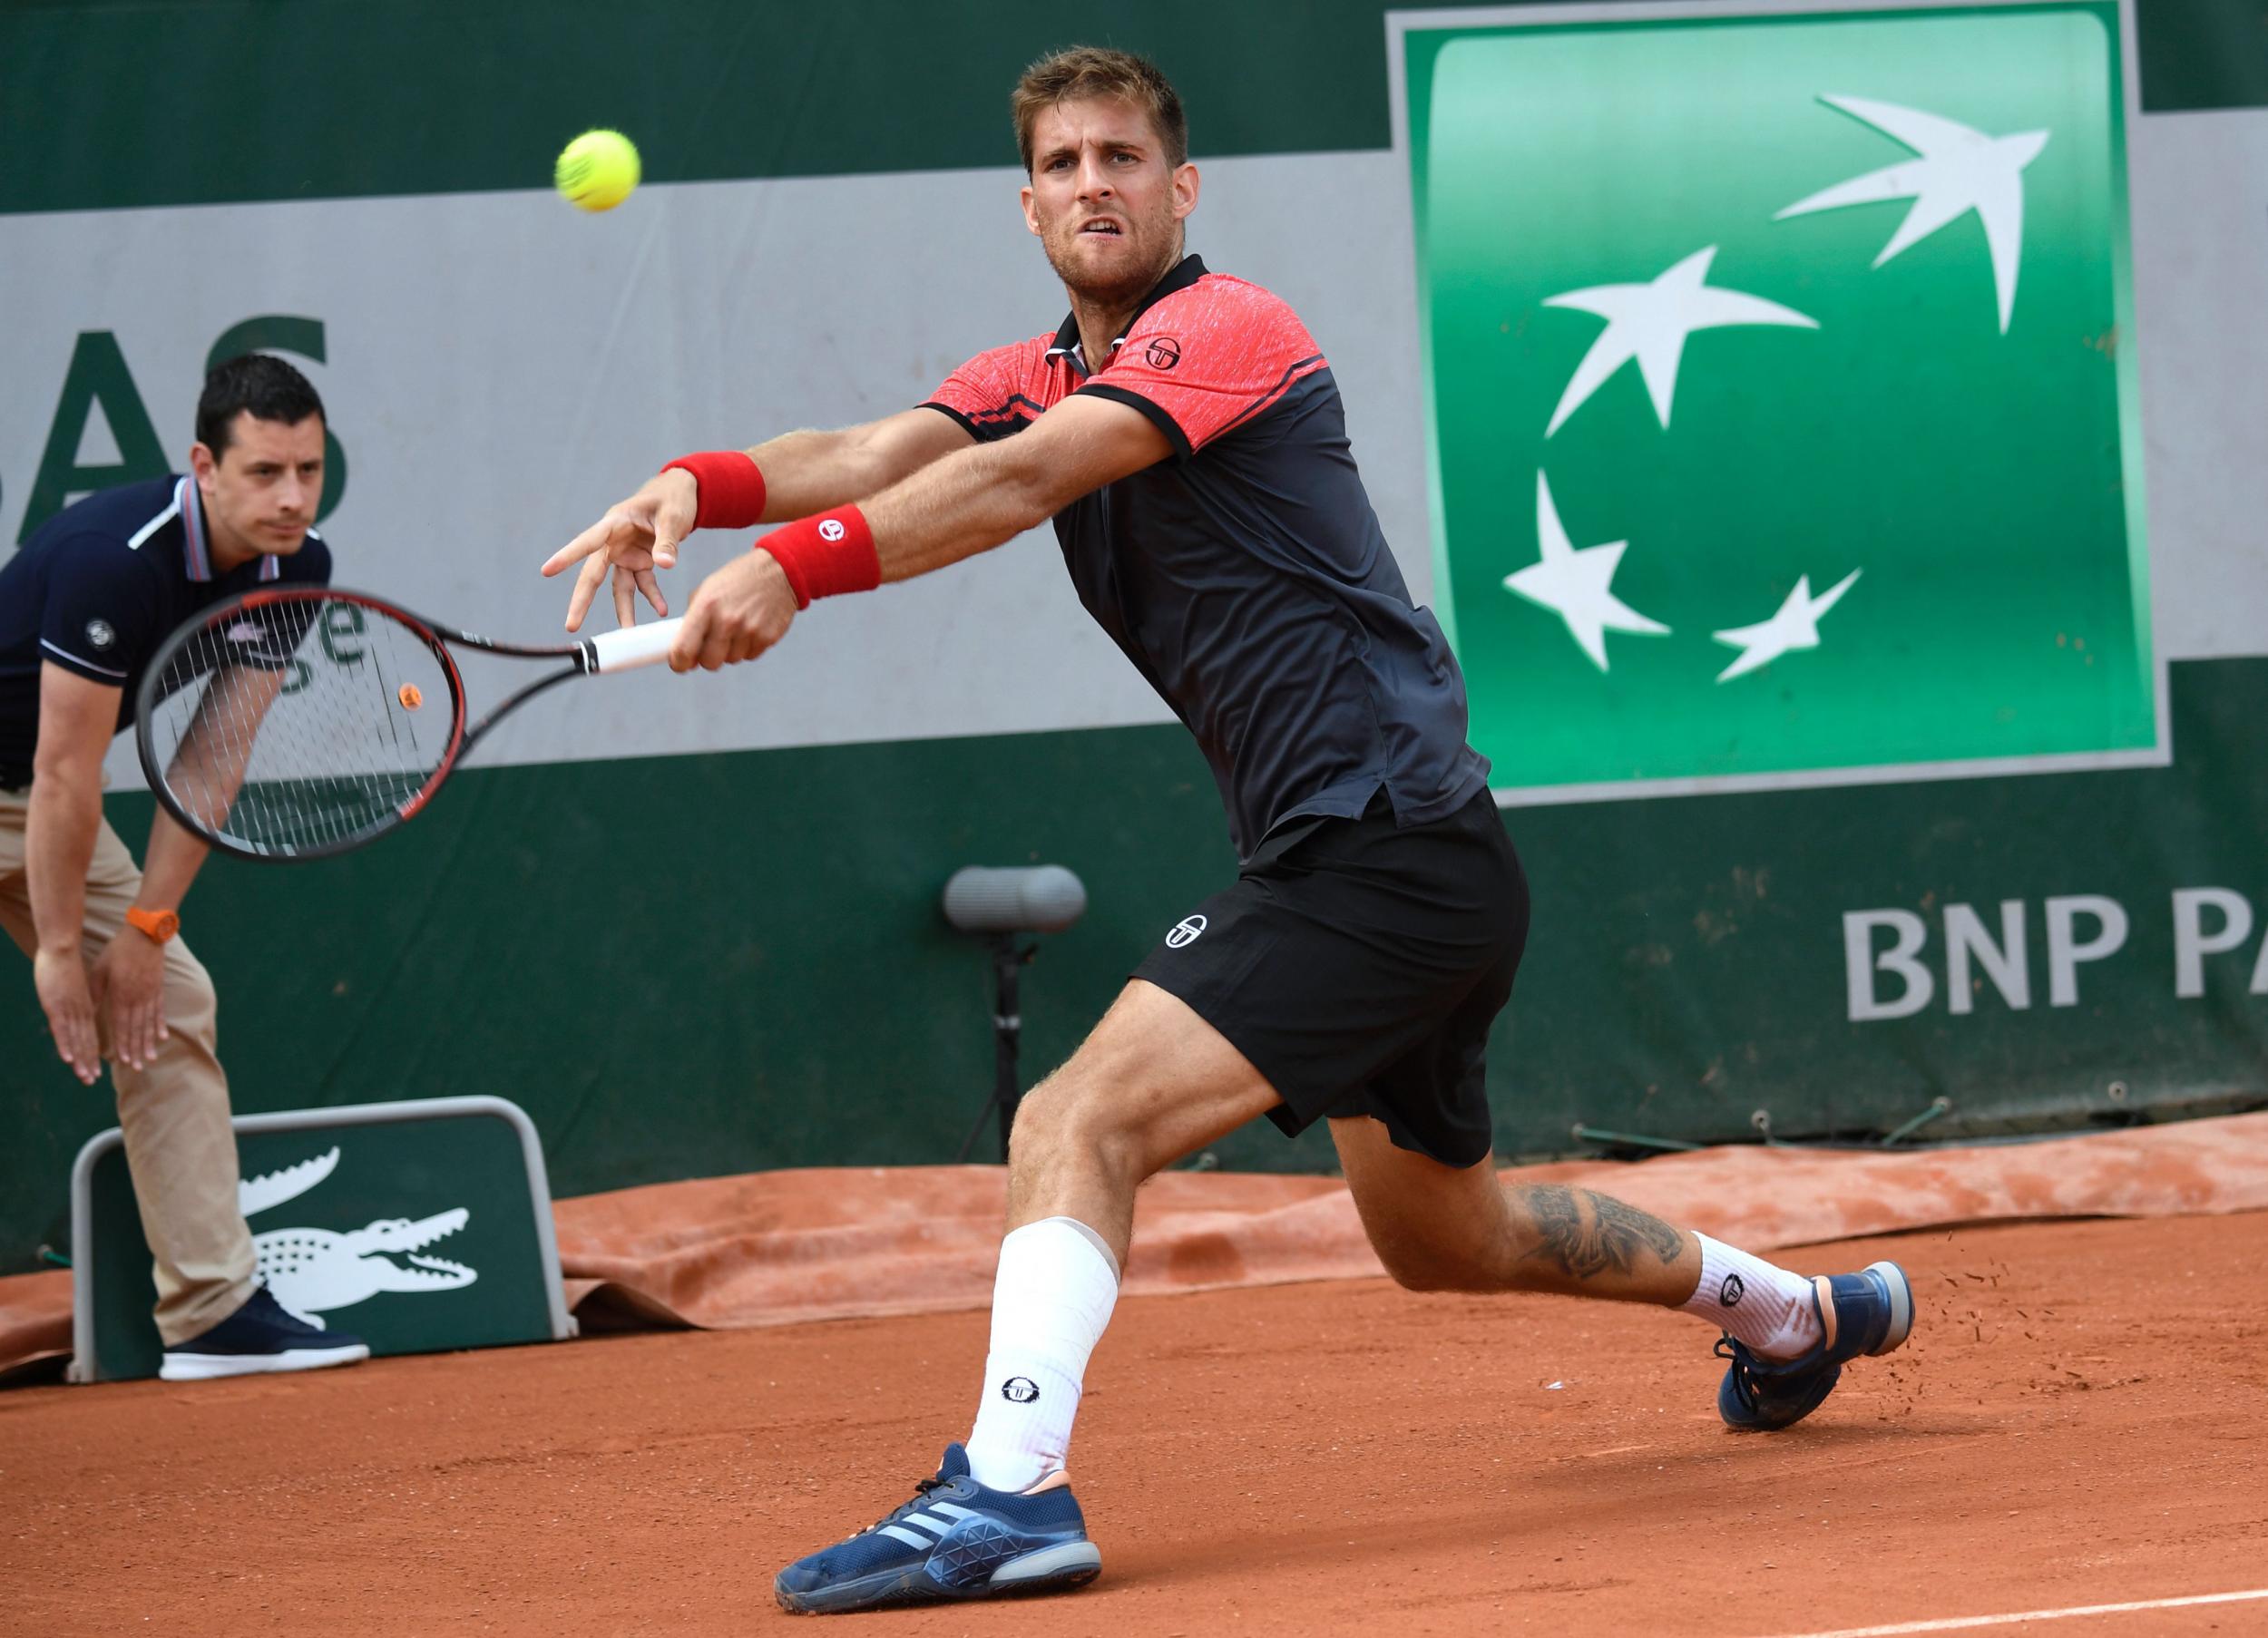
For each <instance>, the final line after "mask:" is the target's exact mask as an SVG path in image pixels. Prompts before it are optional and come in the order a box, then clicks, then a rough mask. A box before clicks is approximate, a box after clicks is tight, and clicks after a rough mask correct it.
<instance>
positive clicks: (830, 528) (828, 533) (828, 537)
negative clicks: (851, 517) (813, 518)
mask: <svg viewBox="0 0 2268 1638" xmlns="http://www.w3.org/2000/svg"><path fill="white" fill-rule="evenodd" d="M843 535H844V529H843V524H842V520H841V519H839V518H822V519H820V520H819V538H820V539H821V540H823V541H826V543H827V544H828V545H830V546H832V545H834V544H835V542H836V541H839V540H841V539H842V538H843Z"/></svg>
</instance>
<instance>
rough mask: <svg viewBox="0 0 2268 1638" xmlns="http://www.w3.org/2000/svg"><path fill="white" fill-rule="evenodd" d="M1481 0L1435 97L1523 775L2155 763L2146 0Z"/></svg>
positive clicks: (1440, 292)
mask: <svg viewBox="0 0 2268 1638" xmlns="http://www.w3.org/2000/svg"><path fill="white" fill-rule="evenodd" d="M1433 16H1436V17H1439V16H1442V14H1433ZM1516 16H1517V20H1508V21H1505V22H1503V23H1501V24H1497V23H1495V21H1494V20H1493V19H1489V20H1486V21H1483V22H1475V21H1474V20H1472V19H1471V17H1470V15H1455V21H1454V22H1453V23H1452V24H1451V25H1448V26H1442V27H1431V26H1419V25H1418V24H1417V23H1415V22H1412V23H1410V24H1408V25H1407V26H1405V27H1404V28H1403V31H1402V32H1401V33H1400V34H1399V36H1398V38H1399V42H1400V45H1401V54H1400V55H1401V64H1400V85H1399V90H1400V92H1401V93H1402V98H1403V132H1404V133H1405V145H1406V151H1407V155H1408V160H1409V165H1410V178H1411V188H1412V203H1413V222H1414V226H1415V231H1416V250H1417V262H1418V295H1419V310H1420V327H1421V333H1422V344H1423V348H1424V356H1425V362H1426V369H1427V409H1428V414H1429V418H1430V420H1429V430H1430V437H1429V441H1428V442H1429V450H1428V453H1429V459H1430V462H1431V472H1430V481H1431V484H1432V517H1433V525H1434V548H1435V590H1436V598H1437V600H1438V603H1439V606H1440V609H1441V611H1442V618H1443V619H1444V622H1445V623H1446V624H1448V626H1449V627H1450V630H1451V634H1452V642H1453V643H1454V645H1455V648H1456V650H1457V654H1458V658H1459V659H1460V661H1461V663H1462V665H1463V667H1464V670H1465V676H1466V678H1467V681H1468V684H1469V687H1470V688H1471V707H1472V733H1473V739H1474V743H1475V744H1476V745H1478V746H1479V747H1480V748H1481V750H1482V751H1483V752H1484V753H1485V754H1486V755H1487V756H1489V757H1490V758H1491V761H1492V762H1493V763H1494V765H1495V776H1494V784H1495V785H1496V786H1497V788H1498V789H1499V791H1500V792H1505V793H1520V792H1527V793H1532V794H1535V795H1540V796H1552V795H1557V796H1559V797H1566V796H1572V795H1620V794H1628V795H1636V794H1642V793H1644V792H1646V791H1647V790H1649V789H1652V790H1660V789H1666V788H1669V789H1679V790H1706V789H1711V788H1743V787H1746V788H1755V787H1757V786H1759V785H1794V784H1836V783H1847V782H1849V781H1851V780H1853V779H1865V780H1873V779H1881V778H1884V777H1913V776H1921V775H1947V774H1962V773H1987V772H1993V773H2002V772H2012V771H2032V770H2045V769H2048V768H2058V767H2060V768H2074V767H2103V766H2116V765H2136V764H2150V763H2160V764H2162V763H2163V762H2164V761H2165V757H2166V750H2167V747H2166V746H2165V745H2164V743H2163V736H2162V733H2161V727H2160V723H2161V710H2160V701H2159V692H2160V691H2159V689H2158V687H2156V668H2155V664H2154V659H2153V654H2152V648H2151V641H2150V609H2149V596H2148V585H2147V575H2146V562H2145V554H2144V535H2143V525H2142V489H2141V472H2140V460H2141V439H2140V434H2139V421H2138V410H2137V404H2136V368H2135V347H2134V323H2133V307H2132V294H2131V290H2130V286H2129V277H2128V275H2129V268H2128V259H2127V240H2126V232H2127V229H2126V180H2125V179H2126V160H2125V148H2124V141H2125V138H2124V129H2125V105H2124V97H2125V95H2126V92H2125V89H2124V81H2123V76H2122V73H2121V68H2120V63H2121V53H2120V45H2119V39H2120V36H2119V18H2118V12H2117V8H2116V5H2017V6H2005V5H2003V6H1992V7H1978V8H1967V7H1950V6H1949V7H1928V8H1906V9H1898V10H1881V9H1876V10H1858V11H1835V12H1804V11H1792V10H1791V11H1775V12H1772V13H1768V14H1764V15H1728V14H1726V13H1725V11H1723V10H1722V9H1721V8H1712V9H1710V10H1709V11H1707V12H1706V13H1698V12H1695V11H1693V10H1691V9H1689V8H1687V9H1681V10H1677V11H1667V9H1666V8H1645V9H1640V8H1633V7H1628V6H1623V5H1616V6H1611V7H1605V6H1601V7H1575V8H1569V7H1552V8H1524V9H1523V10H1522V11H1521V12H1520V13H1519V14H1517V15H1516Z"/></svg>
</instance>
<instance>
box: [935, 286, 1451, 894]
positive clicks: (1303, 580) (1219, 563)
mask: <svg viewBox="0 0 2268 1638" xmlns="http://www.w3.org/2000/svg"><path fill="white" fill-rule="evenodd" d="M1074 392H1083V393H1095V394H1100V395H1102V396H1105V397H1109V398H1112V399H1116V400H1118V401H1119V402H1120V403H1123V404H1127V405H1131V406H1132V407H1133V408H1135V409H1137V410H1139V411H1140V412H1141V413H1142V414H1145V415H1147V416H1148V417H1149V419H1150V421H1151V422H1152V423H1154V424H1156V425H1157V427H1158V430H1159V431H1160V432H1161V433H1163V434H1165V437H1166V441H1167V443H1168V444H1170V445H1172V448H1173V457H1172V458H1171V459H1170V460H1166V461H1161V462H1159V463H1158V464H1156V465H1155V466H1151V467H1149V468H1147V469H1145V470H1144V471H1141V472H1139V473H1134V474H1133V475H1132V476H1130V477H1127V478H1121V479H1120V480H1119V482H1117V483H1111V484H1108V485H1106V486H1105V487H1103V488H1101V489H1099V490H1097V491H1095V492H1093V493H1092V494H1089V495H1086V496H1083V497H1081V498H1080V500H1078V501H1075V502H1072V503H1071V504H1070V506H1068V507H1066V508H1065V509H1064V510H1063V511H1062V512H1059V513H1057V514H1056V518H1055V535H1056V540H1057V541H1058V542H1059V543H1060V544H1061V547H1062V549H1063V561H1064V562H1065V564H1066V565H1067V566H1068V567H1069V568H1070V574H1071V580H1072V582H1073V583H1074V584H1075V585H1076V586H1077V588H1078V590H1079V597H1080V601H1081V602H1082V603H1084V604H1085V605H1086V607H1087V610H1088V612H1089V613H1090V614H1092V615H1093V616H1094V618H1095V619H1096V620H1097V621H1098V622H1099V623H1100V625H1101V627H1102V629H1104V630H1105V631H1107V632H1109V633H1110V637H1111V639H1113V640H1114V641H1116V642H1117V644H1118V645H1119V648H1120V649H1121V650H1123V651H1124V652H1125V654H1126V656H1127V658H1129V659H1130V660H1132V661H1133V662H1134V664H1135V666H1136V668H1138V669H1139V670H1140V672H1141V674H1142V675H1143V677H1145V678H1148V679H1149V683H1150V686H1151V687H1154V688H1156V689H1157V690H1158V694H1159V695H1160V696H1161V697H1163V698H1164V699H1165V701H1166V703H1167V704H1168V705H1169V706H1170V707H1173V710H1174V713H1175V715H1176V716H1178V717H1180V719H1181V720H1182V722H1183V723H1185V724H1186V725H1188V728H1189V730H1190V732H1191V733H1193V734H1195V735H1196V736H1197V741H1198V745H1199V746H1201V747H1202V748H1203V750H1204V752H1205V757H1206V760H1207V763H1209V764H1210V765H1211V766H1212V770H1213V778H1214V781H1215V783H1216V784H1217V785H1219V787H1220V794H1221V802H1222V804H1223V805H1224V806H1225V807H1226V808H1227V814H1228V829H1229V835H1230V837H1231V839H1232V840H1233V841H1234V842H1235V843H1236V844H1237V853H1239V854H1240V855H1241V856H1242V857H1244V858H1246V859H1249V858H1251V857H1252V855H1253V853H1254V852H1255V851H1256V849H1257V848H1258V846H1259V844H1260V842H1261V840H1262V839H1263V838H1264V837H1265V836H1266V834H1268V832H1269V831H1271V830H1272V829H1274V828H1276V826H1278V825H1280V824H1284V823H1285V822H1286V820H1290V819H1294V818H1299V817H1303V816H1306V815H1311V814H1314V815H1331V816H1338V817H1347V818H1351V817H1354V816H1355V815H1357V814H1361V813H1363V812H1364V810H1365V808H1367V807H1368V805H1369V804H1370V802H1371V799H1372V798H1373V797H1374V796H1375V795H1377V794H1378V793H1379V792H1380V791H1381V790H1383V791H1384V792H1385V793H1386V795H1387V798H1388V799H1389V801H1390V802H1391V803H1392V804H1393V812H1394V816H1395V819H1396V821H1397V822H1398V823H1399V824H1403V825H1411V824H1423V823H1425V822H1426V821H1428V820H1432V819H1438V818H1442V817H1443V816H1444V815H1446V814H1451V813H1453V812H1455V811H1456V810H1457V809H1458V808H1460V807H1461V806H1462V805H1464V804H1466V803H1467V802H1469V801H1471V799H1472V797H1473V796H1474V795H1476V794H1477V793H1478V792H1479V791H1481V789H1482V788H1483V787H1485V786H1486V785H1487V784H1488V775H1489V765H1488V763H1487V762H1486V761H1485V760H1484V759H1483V758H1482V757H1481V755H1480V753H1479V752H1477V751H1475V750H1473V749H1472V747H1471V746H1470V745H1468V744H1467V743H1466V741H1465V721H1466V719H1465V686H1464V678H1463V676H1462V674H1461V673H1460V672H1459V670H1458V669H1457V662H1456V659H1455V658H1454V657H1452V655H1451V653H1450V651H1449V644H1448V641H1447V639H1444V638H1443V636H1442V629H1441V624H1440V622H1439V621H1438V620H1436V619H1434V618H1433V616H1432V612H1431V611H1430V610H1428V609H1420V608H1416V607H1414V606H1413V604H1412V602H1411V600H1410V593H1409V589H1408V587H1407V585H1406V584H1405V583H1404V582H1403V579H1402V570H1401V568H1400V566H1399V565H1398V564H1396V563H1395V561H1394V559H1393V552H1392V551H1389V550H1388V549H1387V546H1386V540H1385V536H1384V534H1383V532H1382V531H1380V529H1379V527H1378V518H1377V514H1376V513H1375V512H1373V511H1372V510H1371V504H1370V497H1369V495H1368V494H1367V493H1365V492H1364V489H1363V480H1362V474H1361V473H1358V472H1357V471H1356V470H1355V467H1354V451H1353V449H1352V448H1351V447H1350V445H1349V444H1348V443H1347V437H1346V414H1345V408H1344V405H1342V404H1341V402H1340V399H1339V389H1338V385H1337V383H1336V382H1335V381H1334V379H1333V377H1332V374H1331V367H1330V365H1329V364H1328V363H1327V362H1326V361H1325V358H1324V356H1323V350H1322V349H1321V348H1320V347H1318V346H1316V345H1315V337H1314V336H1310V335H1309V334H1308V333H1307V328H1306V327H1305V325H1303V324H1301V323H1300V321H1299V317H1298V315H1296V314H1295V313H1294V312H1293V311H1292V309H1291V307H1289V306H1288V305H1287V304H1286V303H1285V302H1284V301H1283V300H1282V299H1281V298H1280V297H1276V296H1274V295H1272V294H1270V293H1269V292H1268V291H1266V290H1264V289H1262V288H1260V287H1259V286H1257V285H1254V284H1247V283H1246V282H1245V281H1244V280H1243V279H1239V278H1227V277H1225V276H1223V275H1221V274H1217V273H1208V272H1207V271H1206V268H1205V264H1204V263H1203V262H1201V261H1199V260H1198V258H1196V257H1194V256H1191V257H1187V258H1184V259H1183V260H1182V261H1181V263H1180V264H1179V265H1178V267H1176V268H1174V269H1173V271H1172V272H1170V273H1168V275H1167V276H1166V278H1164V279H1162V280H1161V281H1160V282H1159V283H1158V288H1156V289H1154V290H1152V291H1151V292H1150V293H1149V296H1148V297H1146V298H1145V300H1144V302H1143V305H1142V306H1141V307H1140V308H1139V310H1138V311H1137V312H1136V313H1135V315H1134V317H1133V318H1132V319H1131V320H1130V321H1129V323H1128V325H1127V327H1126V333H1125V334H1124V335H1122V336H1119V338H1118V339H1117V340H1116V341H1115V342H1113V343H1112V344H1111V348H1110V357H1109V358H1107V359H1105V360H1103V361H1102V363H1101V365H1100V366H1099V367H1098V366H1092V365H1090V361H1089V360H1088V359H1086V358H1085V357H1083V356H1081V354H1080V339H1079V326H1078V323H1077V320H1076V319H1075V318H1072V319H1067V320H1065V321H1064V324H1063V327H1061V329H1060V330H1058V331H1057V332H1055V333H1054V334H1053V335H1050V336H1035V337H1033V338H1032V339H1031V340H1030V341H1024V342H1019V343H1017V344H1015V345H1014V346H1005V347H999V348H996V349H994V350H993V351H992V352H989V353H982V354H979V355H978V356H976V357H974V358H972V359H971V360H969V362H968V363H966V364H964V365H963V366H961V367H960V368H959V369H958V370H955V371H954V372H953V375H951V376H949V377H948V378H947V379H946V381H945V383H944V385H942V386H940V387H939V388H938V389H937V391H936V393H935V394H934V395H933V396H932V397H931V399H930V400H929V403H928V405H927V406H926V407H928V408H931V409H936V410H941V411H943V413H944V414H948V415H951V416H952V417H953V419H954V420H956V421H958V422H959V423H960V424H962V425H963V427H965V428H967V429H968V431H969V432H970V433H971V434H973V436H975V437H976V438H978V439H979V440H981V441H985V442H990V441H992V440H994V439H998V438H1004V437H1008V436H1010V435H1012V434H1015V433H1018V432H1021V431H1022V429H1023V428H1025V427H1027V426H1029V425H1031V423H1032V422H1033V421H1034V420H1036V419H1037V418H1038V417H1039V416H1040V415H1041V414H1042V413H1044V412H1045V411H1046V410H1047V409H1048V408H1049V407H1050V406H1051V405H1055V404H1058V403H1060V402H1061V401H1062V400H1063V399H1064V398H1066V397H1068V396H1069V395H1070V394H1072V393H1074Z"/></svg>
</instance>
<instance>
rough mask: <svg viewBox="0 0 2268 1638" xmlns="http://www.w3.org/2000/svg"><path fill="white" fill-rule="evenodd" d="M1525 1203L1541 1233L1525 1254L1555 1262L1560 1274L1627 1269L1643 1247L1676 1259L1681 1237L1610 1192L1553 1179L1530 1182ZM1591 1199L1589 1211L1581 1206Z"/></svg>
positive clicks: (1580, 1275) (1669, 1259)
mask: <svg viewBox="0 0 2268 1638" xmlns="http://www.w3.org/2000/svg"><path fill="white" fill-rule="evenodd" d="M1523 1193H1524V1194H1525V1196H1526V1199H1525V1201H1524V1204H1526V1205H1527V1207H1528V1214H1529V1216H1530V1218H1532V1219H1533V1220H1534V1222H1535V1224H1536V1232H1537V1233H1538V1234H1539V1235H1540V1236H1541V1238H1542V1243H1540V1245H1538V1246H1537V1247H1536V1248H1535V1249H1534V1250H1533V1251H1530V1253H1528V1255H1529V1256H1530V1257H1532V1258H1536V1259H1538V1260H1540V1261H1549V1262H1551V1263H1557V1264H1558V1265H1559V1270H1560V1272H1563V1273H1567V1274H1571V1275H1573V1276H1574V1277H1575V1278H1576V1279H1578V1280H1589V1279H1591V1278H1593V1277H1594V1276H1596V1275H1598V1274H1603V1273H1606V1272H1608V1271H1609V1270H1611V1271H1612V1272H1616V1273H1618V1274H1627V1273H1628V1272H1630V1268H1631V1264H1632V1263H1633V1262H1634V1261H1635V1260H1636V1259H1637V1254H1638V1253H1639V1251H1640V1250H1641V1249H1647V1250H1651V1251H1652V1252H1653V1253H1654V1254H1655V1256H1657V1257H1658V1258H1659V1259H1661V1261H1662V1262H1663V1263H1665V1264H1667V1263H1674V1262H1676V1261H1677V1253H1678V1252H1679V1251H1680V1250H1681V1249H1682V1248H1683V1247H1684V1245H1685V1240H1684V1237H1683V1236H1682V1235H1680V1234H1679V1233H1677V1230H1676V1229H1674V1228H1672V1227H1670V1226H1669V1224H1667V1223H1664V1222H1663V1221H1662V1220H1661V1219H1660V1218H1658V1217H1656V1216H1653V1215H1650V1214H1647V1213H1645V1212H1641V1211H1639V1210H1638V1209H1637V1207H1636V1206H1630V1205H1625V1204H1623V1203H1622V1202H1621V1201H1619V1200H1617V1199H1615V1198H1614V1197H1613V1196H1612V1195H1610V1194H1592V1193H1591V1192H1590V1191H1589V1189H1570V1188H1568V1187H1565V1186H1564V1185H1559V1184H1556V1183H1541V1184H1534V1185H1530V1186H1529V1187H1528V1188H1527V1189H1526V1190H1525V1191H1523ZM1587 1203H1588V1204H1589V1207H1590V1210H1589V1212H1588V1213H1586V1212H1585V1211H1584V1209H1583V1207H1584V1205H1585V1204H1587Z"/></svg>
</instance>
